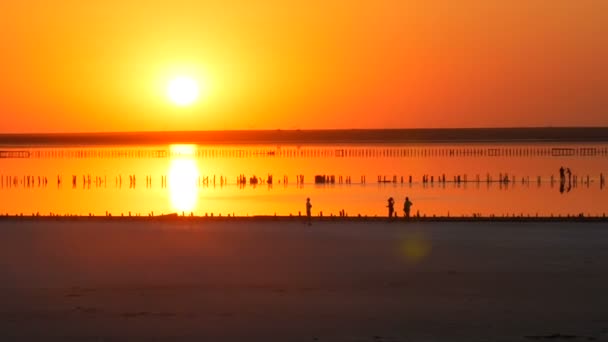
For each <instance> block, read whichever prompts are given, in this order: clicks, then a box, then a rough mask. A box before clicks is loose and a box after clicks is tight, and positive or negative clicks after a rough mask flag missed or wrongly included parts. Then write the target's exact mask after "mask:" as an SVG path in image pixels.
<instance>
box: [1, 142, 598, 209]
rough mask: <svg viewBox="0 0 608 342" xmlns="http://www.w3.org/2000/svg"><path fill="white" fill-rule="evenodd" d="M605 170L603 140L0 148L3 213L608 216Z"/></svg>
mask: <svg viewBox="0 0 608 342" xmlns="http://www.w3.org/2000/svg"><path fill="white" fill-rule="evenodd" d="M562 166H563V167H564V168H569V169H570V170H571V173H572V176H571V178H568V177H567V175H566V179H565V181H564V182H563V183H561V182H560V176H559V168H560V167H562ZM607 174H608V145H606V144H598V143H592V144H591V143H590V144H556V143H533V144H526V143H509V144H390V145H357V144H341V145H300V146H296V145H282V146H273V145H243V146H237V145H223V146H204V145H170V146H166V145H165V146H142V147H136V146H122V147H121V146H110V147H62V148H56V147H53V148H51V147H46V148H45V147H35V148H27V147H20V148H2V147H0V179H1V181H0V196H1V197H0V214H10V215H18V214H21V213H23V214H24V215H31V214H36V213H38V214H40V215H49V214H57V215H89V214H92V215H106V214H112V215H114V216H116V215H118V216H120V215H125V216H127V215H129V214H130V215H142V216H146V215H150V214H153V215H160V214H167V213H173V212H177V213H180V215H181V214H182V213H183V214H185V215H189V214H193V215H201V216H204V215H211V214H214V215H220V214H221V215H222V216H225V215H237V216H247V215H249V216H252V215H274V214H276V215H290V214H291V215H298V214H299V213H300V212H302V213H303V212H304V211H305V201H306V198H307V197H310V198H311V201H312V204H313V215H320V214H321V212H322V214H323V215H324V216H329V215H340V211H342V210H343V211H344V212H345V214H347V215H349V216H356V215H368V216H376V215H377V216H383V215H386V214H387V208H386V203H387V199H388V198H389V197H393V198H395V201H396V205H395V209H396V211H397V213H398V215H399V216H402V214H403V213H402V207H403V200H404V198H405V196H409V198H410V199H411V200H412V202H413V203H414V206H413V207H412V208H413V214H414V215H416V214H419V215H421V216H423V215H426V216H433V215H437V216H447V215H449V216H462V215H466V216H471V215H482V216H490V215H496V216H504V215H508V216H512V215H518V216H519V215H523V216H528V215H530V216H536V215H539V216H551V215H554V216H558V215H561V216H566V215H579V214H580V213H582V214H584V215H586V216H602V215H604V212H605V211H606V203H608V201H607V200H608V190H607V189H606V187H605V184H604V181H603V179H605V177H606V175H607ZM269 175H272V184H269V182H268V176H269ZM318 175H325V176H327V181H328V182H327V183H325V184H318V183H316V182H315V176H318ZM239 176H243V177H245V179H246V184H240V183H239V182H238V177H239ZM254 176H255V177H257V178H258V184H257V185H252V184H251V177H254ZM332 176H333V177H334V181H333V182H331V177H332ZM410 176H411V182H410ZM424 176H426V182H425V181H423V177H424ZM302 177H303V181H302ZM458 177H460V182H459V181H458ZM444 178H445V182H444V181H443V179H444ZM499 179H502V181H499ZM505 179H506V180H507V181H505Z"/></svg>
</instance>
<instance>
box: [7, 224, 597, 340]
mask: <svg viewBox="0 0 608 342" xmlns="http://www.w3.org/2000/svg"><path fill="white" fill-rule="evenodd" d="M607 228H608V226H607V225H606V223H603V222H598V223H577V222H409V223H403V222H392V223H387V222H379V221H375V222H362V221H356V220H354V221H345V220H342V221H340V220H336V221H333V222H330V221H327V222H314V223H313V225H312V226H308V225H305V224H303V223H301V222H298V221H294V220H292V221H288V220H284V221H281V220H277V221H273V220H254V219H250V220H234V221H230V220H217V221H213V220H209V221H188V220H180V219H175V220H166V221H149V222H147V221H145V220H141V221H137V220H111V221H110V220H107V221H105V220H90V221H86V220H69V219H68V220H38V221H37V220H23V221H20V220H17V219H15V220H4V221H2V222H0V281H1V285H0V288H1V290H0V303H1V305H0V340H1V341H352V342H355V341H359V342H366V341H370V342H378V341H384V342H388V341H535V340H541V341H542V340H555V341H559V340H569V341H587V340H597V341H601V340H608V293H607V292H608V272H607V271H608V229H607Z"/></svg>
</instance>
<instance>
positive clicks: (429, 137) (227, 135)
mask: <svg viewBox="0 0 608 342" xmlns="http://www.w3.org/2000/svg"><path fill="white" fill-rule="evenodd" d="M521 142H608V127H561V128H541V127H532V128H453V129H452V128H450V129H352V130H258V131H182V132H112V133H48V134H0V146H74V145H78V146H112V145H162V144H217V145H234V144H244V145H248V144H251V145H254V144H393V143H521Z"/></svg>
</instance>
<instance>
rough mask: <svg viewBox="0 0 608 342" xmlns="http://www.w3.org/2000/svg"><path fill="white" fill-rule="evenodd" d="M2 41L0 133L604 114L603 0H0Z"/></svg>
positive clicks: (544, 122) (395, 124) (528, 121)
mask: <svg viewBox="0 0 608 342" xmlns="http://www.w3.org/2000/svg"><path fill="white" fill-rule="evenodd" d="M0 46H1V48H0V113H1V114H0V115H1V122H0V133H9V132H11V133H12V132H76V131H85V132H89V131H153V130H222V129H279V128H280V129H319V128H417V127H512V126H608V1H606V0H571V1H566V0H510V1H506V0H505V1H492V0H462V1H453V0H443V1H436V0H425V1H422V0H416V1H414V0H401V1H381V0H378V1H346V0H345V1H338V0H324V1H316V0H307V1H301V0H294V1H282V0H268V1H245V0H233V1H205V0H197V1H194V0H193V1H182V0H171V1H154V0H147V1H133V0H120V1H116V0H105V1H77V0H70V1H68V0H55V1H44V0H39V1H36V0H30V1H3V2H1V3H0ZM176 77H188V78H191V79H193V80H195V81H196V82H197V83H198V86H199V97H198V100H197V101H196V102H195V103H194V104H192V105H188V106H178V105H176V104H175V103H173V102H171V100H170V98H169V97H168V95H167V90H166V89H167V86H168V84H169V82H170V81H171V80H172V79H174V78H176Z"/></svg>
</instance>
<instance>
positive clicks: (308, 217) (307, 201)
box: [306, 198, 312, 226]
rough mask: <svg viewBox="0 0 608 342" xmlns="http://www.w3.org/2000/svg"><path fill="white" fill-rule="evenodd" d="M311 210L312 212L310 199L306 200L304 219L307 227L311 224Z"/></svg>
mask: <svg viewBox="0 0 608 342" xmlns="http://www.w3.org/2000/svg"><path fill="white" fill-rule="evenodd" d="M311 210H312V204H311V203H310V198H307V199H306V219H307V220H308V225H309V226H310V225H311V224H312V223H311V220H312V219H311V214H310V212H311Z"/></svg>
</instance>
